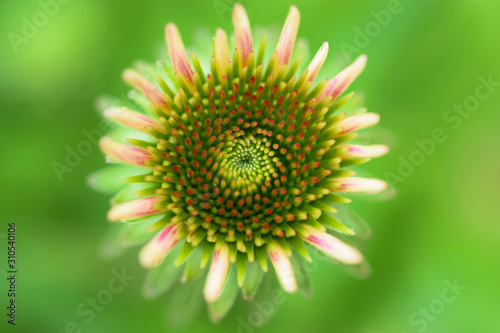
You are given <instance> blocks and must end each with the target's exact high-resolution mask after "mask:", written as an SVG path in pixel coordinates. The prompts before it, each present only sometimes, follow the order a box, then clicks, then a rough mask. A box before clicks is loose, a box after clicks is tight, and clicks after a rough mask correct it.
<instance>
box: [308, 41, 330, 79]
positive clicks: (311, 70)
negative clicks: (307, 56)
mask: <svg viewBox="0 0 500 333" xmlns="http://www.w3.org/2000/svg"><path fill="white" fill-rule="evenodd" d="M327 56H328V42H325V43H323V45H322V46H321V47H320V49H319V50H318V52H317V53H316V55H315V56H314V58H313V60H312V61H311V63H310V64H309V66H307V71H308V73H307V80H306V81H313V80H314V78H316V75H318V72H319V71H320V69H321V67H322V66H323V64H324V63H325V60H326V57H327Z"/></svg>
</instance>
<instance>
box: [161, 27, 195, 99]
mask: <svg viewBox="0 0 500 333" xmlns="http://www.w3.org/2000/svg"><path fill="white" fill-rule="evenodd" d="M165 38H166V41H167V45H168V52H169V54H170V61H171V62H172V65H173V66H174V70H175V74H176V75H178V76H179V77H180V78H181V80H182V81H183V82H184V83H185V84H186V86H187V87H188V89H190V90H191V91H193V90H194V81H193V69H192V68H191V64H190V63H189V59H188V56H187V53H186V49H185V48H184V43H183V42H182V38H181V34H180V33H179V29H177V27H176V26H175V24H173V23H169V24H167V26H166V27H165Z"/></svg>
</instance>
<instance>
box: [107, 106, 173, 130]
mask: <svg viewBox="0 0 500 333" xmlns="http://www.w3.org/2000/svg"><path fill="white" fill-rule="evenodd" d="M103 115H104V117H106V118H110V119H113V120H115V121H117V122H119V123H121V124H123V125H125V126H128V127H131V128H133V129H136V130H138V131H141V132H145V133H147V132H148V129H154V130H155V131H158V132H161V133H164V134H166V131H165V128H164V127H163V126H162V125H161V124H160V123H158V122H157V121H156V120H153V119H151V118H149V117H146V116H145V115H143V114H140V113H138V112H134V111H132V110H130V109H128V108H125V107H113V108H109V109H106V110H104V112H103Z"/></svg>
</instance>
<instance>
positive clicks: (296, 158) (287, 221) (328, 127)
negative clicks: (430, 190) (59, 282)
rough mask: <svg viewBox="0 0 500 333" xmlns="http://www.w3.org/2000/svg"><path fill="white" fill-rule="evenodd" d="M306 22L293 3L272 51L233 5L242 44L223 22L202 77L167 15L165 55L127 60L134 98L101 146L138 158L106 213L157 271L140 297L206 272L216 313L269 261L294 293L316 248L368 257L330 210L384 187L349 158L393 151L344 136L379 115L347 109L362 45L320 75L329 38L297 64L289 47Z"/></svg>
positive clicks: (129, 159)
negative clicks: (343, 64)
mask: <svg viewBox="0 0 500 333" xmlns="http://www.w3.org/2000/svg"><path fill="white" fill-rule="evenodd" d="M299 20H300V17H299V12H298V10H297V8H296V7H294V6H292V7H291V9H290V12H289V14H288V17H287V18H286V21H285V25H284V27H283V30H282V32H281V36H280V37H279V41H278V44H277V46H276V49H275V50H274V51H273V52H272V54H271V56H270V58H269V59H267V60H266V61H265V60H264V59H265V49H266V37H265V36H264V38H263V39H262V41H260V44H257V45H256V44H254V40H253V39H252V31H251V29H250V23H249V20H248V17H247V14H246V12H245V10H244V8H243V7H242V6H241V5H238V4H237V5H235V7H234V11H233V22H234V25H235V43H234V45H235V48H234V50H233V51H232V52H230V48H229V42H228V36H227V34H226V32H225V31H224V30H222V29H217V31H216V33H215V37H214V48H213V53H212V58H211V62H210V64H204V65H205V66H206V67H210V72H209V73H208V74H206V73H205V72H204V71H203V69H202V66H201V64H200V61H199V60H198V58H197V57H196V55H195V54H192V55H190V56H189V55H188V53H187V52H186V49H185V47H184V44H183V41H182V39H181V35H180V33H179V31H178V29H177V27H176V26H175V25H174V24H172V23H169V24H167V26H166V29H165V36H166V43H167V47H168V51H169V56H170V61H168V60H160V61H158V62H157V66H152V65H151V66H146V65H142V66H139V67H140V68H139V69H127V70H125V71H124V73H123V79H124V80H125V82H126V83H128V84H129V85H130V86H131V87H132V88H134V90H133V91H132V92H131V93H130V94H129V97H130V100H129V101H127V102H126V103H122V104H120V103H115V105H113V106H109V107H107V108H106V109H105V110H104V112H103V115H104V117H107V118H109V119H112V120H113V121H115V122H116V123H118V124H120V127H119V128H118V130H117V132H115V133H112V134H110V135H109V136H106V137H104V138H102V140H101V141H100V148H101V150H102V151H103V152H104V154H105V155H106V156H107V158H108V161H110V162H117V163H125V164H129V165H132V166H135V167H133V168H130V167H125V166H120V168H123V170H122V171H120V172H118V174H119V175H121V176H124V175H125V174H126V173H127V172H131V173H132V174H130V175H129V177H127V178H125V179H124V181H125V182H129V183H135V184H132V185H130V186H129V187H126V188H125V189H124V190H122V191H121V192H120V193H119V194H118V195H117V196H116V197H115V198H114V199H113V201H112V207H111V209H110V210H109V213H108V216H107V217H108V219H109V221H111V222H120V221H122V222H127V223H129V224H132V225H131V226H126V227H127V228H131V229H130V230H133V231H131V232H132V233H134V236H133V237H136V240H137V242H136V243H140V242H145V243H146V244H145V245H144V246H143V247H142V249H141V250H140V252H139V261H140V263H141V265H142V266H143V267H144V268H146V269H151V271H152V272H151V275H150V276H148V282H147V286H146V290H145V291H146V294H148V293H149V294H150V296H152V297H153V296H157V294H159V293H161V292H164V291H166V290H168V289H169V288H170V287H171V286H172V285H174V284H175V283H176V282H175V281H177V280H181V281H182V282H184V281H188V280H194V279H199V278H200V277H204V281H205V282H204V287H203V296H204V298H205V300H206V302H207V303H208V308H209V313H210V314H211V317H212V318H213V319H214V320H219V319H221V318H222V317H223V316H224V315H225V314H226V312H227V311H228V310H229V309H230V308H231V306H232V304H233V302H234V300H235V298H236V297H237V294H238V293H236V292H234V290H238V289H241V291H242V294H243V297H244V298H245V299H246V300H250V299H251V298H252V297H253V295H255V292H256V290H257V288H258V287H259V282H260V281H261V279H262V276H263V275H264V273H265V272H267V271H268V270H269V269H274V271H275V273H276V277H277V280H278V282H279V283H280V285H281V287H282V288H283V290H285V291H286V292H289V293H293V292H295V291H297V289H298V282H297V278H296V274H295V273H294V272H296V270H297V269H298V268H297V265H301V262H302V261H303V260H306V261H311V260H312V258H311V256H310V254H309V252H308V249H310V248H315V249H317V250H319V251H321V252H323V253H324V254H325V255H326V256H328V257H330V258H332V259H333V260H334V261H336V262H338V263H342V264H346V265H358V264H360V263H362V262H363V260H364V259H363V256H362V255H361V253H360V252H359V251H358V250H357V249H356V248H355V247H353V246H351V245H349V244H347V243H345V242H344V241H342V240H340V239H339V238H338V237H336V236H335V232H339V233H343V234H348V235H353V234H354V230H352V229H350V228H348V227H347V226H346V225H344V224H343V223H342V222H341V221H339V220H337V219H336V218H335V217H334V215H335V212H336V209H335V208H333V207H332V203H348V202H350V200H349V199H347V198H344V197H342V196H340V195H341V194H342V193H351V192H357V193H377V192H379V191H382V190H384V189H385V188H386V183H385V182H383V181H381V180H378V179H366V178H359V177H355V172H353V171H351V170H347V169H346V168H347V167H350V166H353V165H357V164H361V163H364V162H367V161H369V160H370V159H371V158H373V157H378V156H381V155H383V154H385V153H386V152H387V151H388V148H387V147H386V146H385V145H379V144H376V145H358V144H351V143H349V141H350V140H352V139H355V138H356V137H357V135H358V134H357V133H356V131H357V130H360V129H363V128H366V127H369V126H372V125H375V124H377V123H378V121H379V116H378V115H377V114H374V113H356V114H354V115H347V114H346V112H343V111H342V107H343V106H344V104H345V103H346V102H348V101H349V99H351V97H352V96H353V94H354V93H350V94H346V95H344V96H343V97H341V96H342V95H343V93H344V92H345V91H346V90H347V89H348V87H349V85H350V84H351V83H352V82H353V80H354V79H356V77H357V76H358V75H359V74H360V73H361V72H362V70H363V69H364V67H365V64H366V56H364V55H362V56H360V57H359V58H358V59H356V60H355V61H354V62H353V63H352V64H351V65H350V66H348V67H347V68H346V69H344V70H343V71H342V72H340V73H339V74H337V75H336V76H334V77H333V78H332V79H325V80H323V81H319V82H318V83H315V79H316V76H317V74H318V72H319V70H320V68H321V67H322V65H323V63H324V62H325V59H326V57H327V53H328V43H324V44H323V46H321V48H320V49H319V51H318V52H317V53H316V55H315V56H314V57H313V59H312V60H311V62H310V63H309V65H308V66H307V68H306V69H305V71H303V72H299V73H297V69H298V68H299V65H300V62H301V56H300V55H298V56H296V57H295V58H294V59H293V60H292V50H293V49H294V44H295V40H296V36H297V31H298V28H299ZM121 125H124V126H125V127H128V128H130V129H132V131H130V130H124V127H123V126H121ZM122 138H125V139H122ZM137 167H139V168H137ZM114 168H115V169H113V172H115V171H116V167H114ZM137 170H142V172H140V171H139V172H138V171H137ZM104 175H106V174H104ZM106 177H107V176H103V175H101V176H100V178H101V181H104V182H106V180H107V179H106ZM122 178H123V177H122ZM108 180H109V179H108ZM137 189H139V190H138V191H137ZM133 192H135V193H133ZM130 193H133V195H134V196H135V197H136V198H135V199H131V198H133V196H131V195H130ZM325 212H328V213H325ZM134 228H135V229H134ZM132 243H134V242H132ZM292 256H293V257H292ZM167 259H168V260H167ZM268 263H270V265H269V264H268ZM230 271H231V272H235V273H234V274H230ZM182 282H181V283H182ZM236 286H237V287H236ZM238 287H239V288H238ZM148 288H149V289H148ZM228 293H229V294H228ZM200 294H201V293H200Z"/></svg>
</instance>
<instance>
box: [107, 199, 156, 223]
mask: <svg viewBox="0 0 500 333" xmlns="http://www.w3.org/2000/svg"><path fill="white" fill-rule="evenodd" d="M164 200H165V197H162V196H153V197H147V198H141V199H137V200H134V201H128V202H124V203H119V204H116V205H113V206H112V207H111V209H110V210H109V212H108V220H109V221H111V222H116V221H121V220H130V219H133V218H137V217H142V216H148V215H153V214H158V213H160V212H162V211H164V210H165V209H164V208H163V207H162V206H159V205H158V203H159V202H162V201H164Z"/></svg>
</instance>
